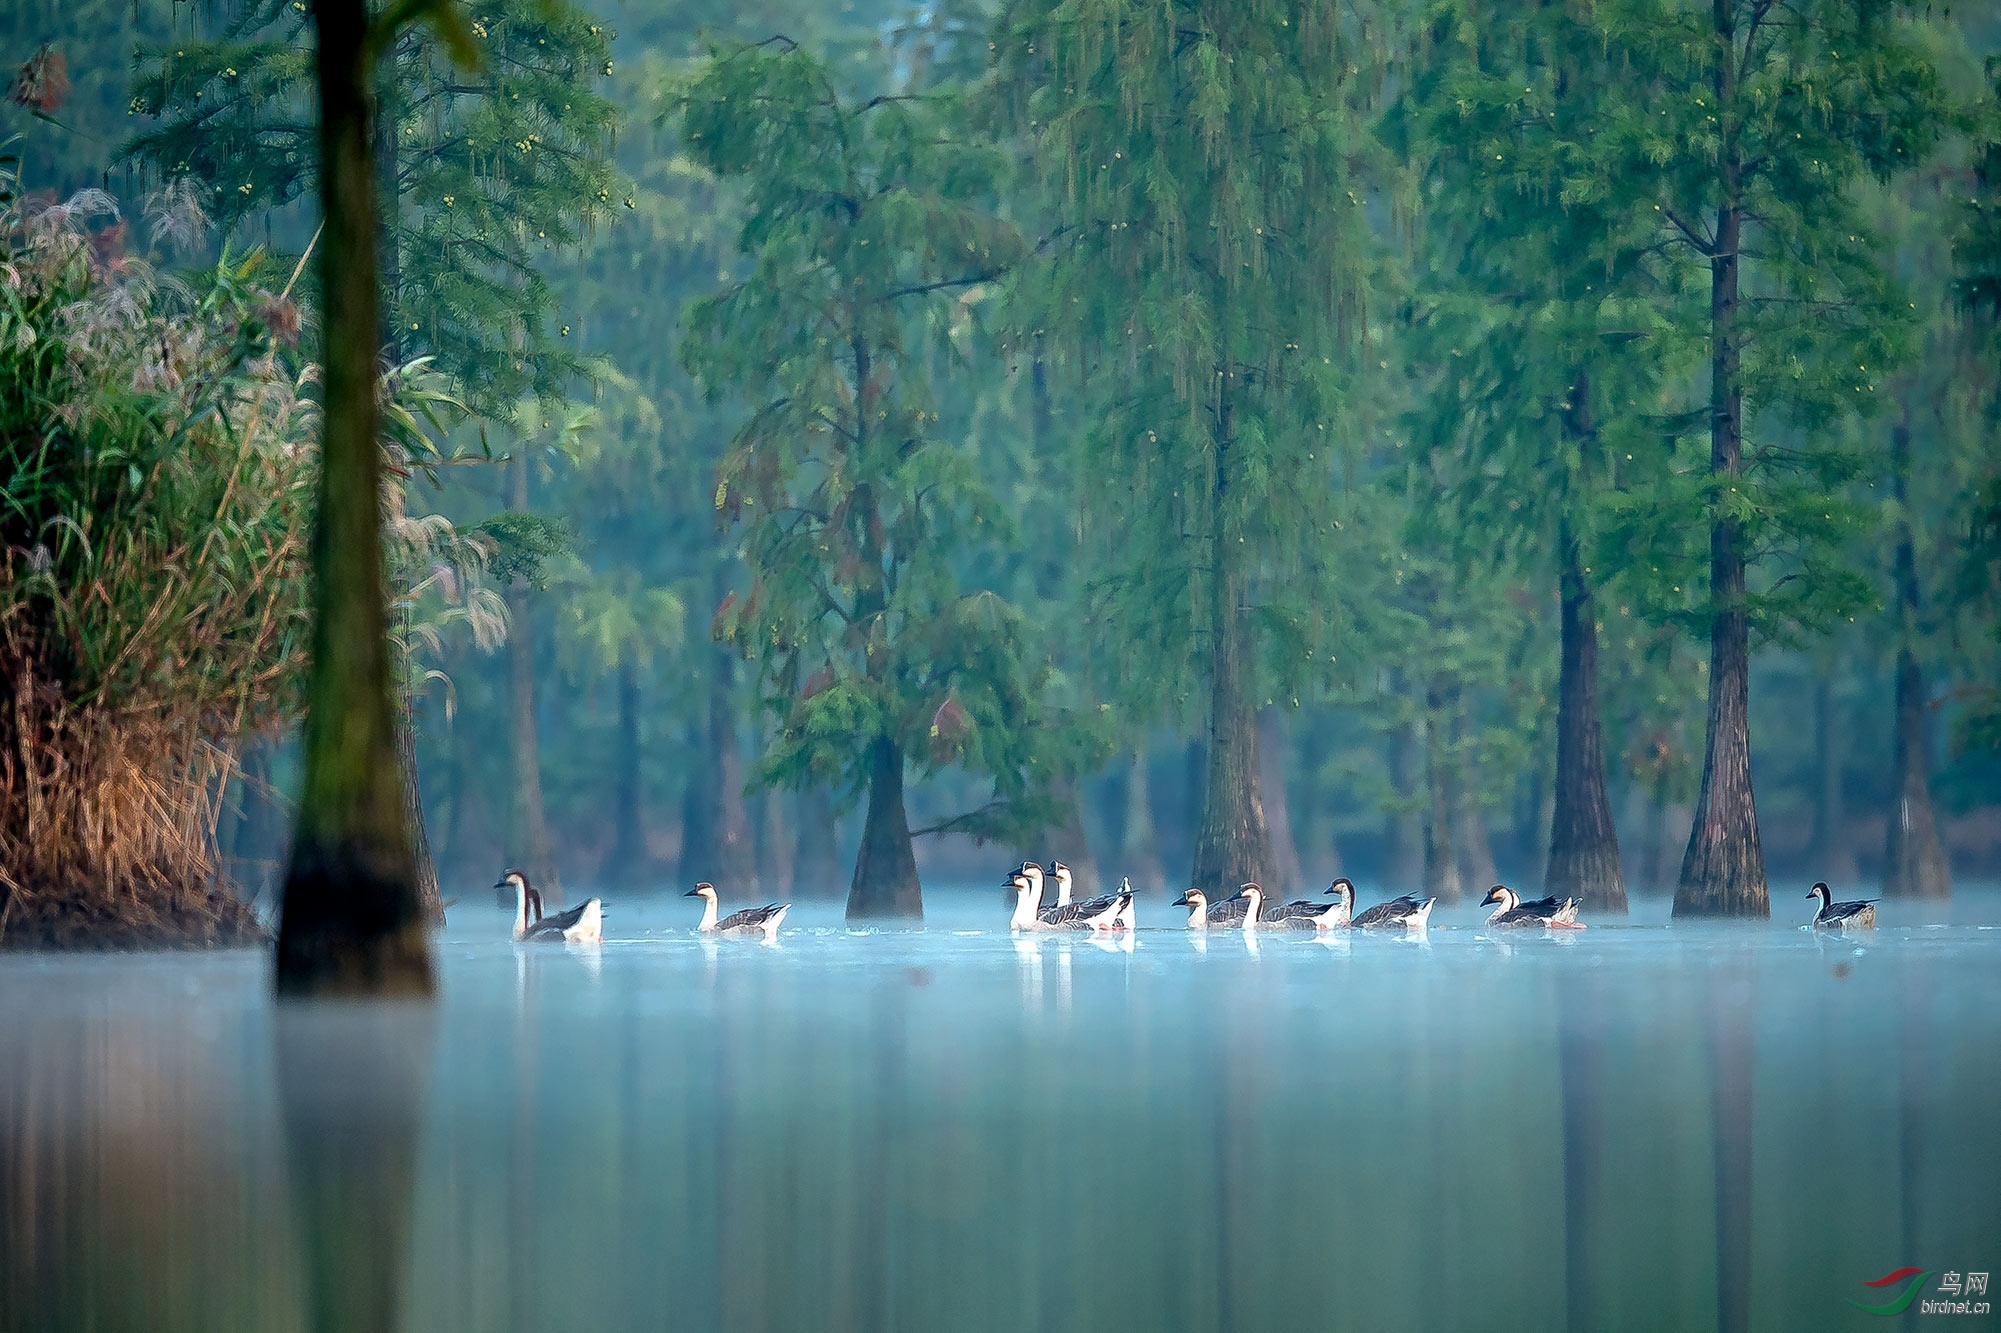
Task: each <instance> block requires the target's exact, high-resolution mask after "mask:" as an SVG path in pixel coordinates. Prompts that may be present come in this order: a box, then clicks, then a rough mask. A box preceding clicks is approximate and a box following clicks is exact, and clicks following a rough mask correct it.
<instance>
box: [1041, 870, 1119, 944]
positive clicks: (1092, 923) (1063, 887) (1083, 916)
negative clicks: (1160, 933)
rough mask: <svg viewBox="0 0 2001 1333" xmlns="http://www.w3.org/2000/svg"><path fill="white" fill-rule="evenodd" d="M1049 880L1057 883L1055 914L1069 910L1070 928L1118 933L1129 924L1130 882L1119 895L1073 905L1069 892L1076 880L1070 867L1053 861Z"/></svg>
mask: <svg viewBox="0 0 2001 1333" xmlns="http://www.w3.org/2000/svg"><path fill="white" fill-rule="evenodd" d="M1049 878H1051V879H1053V880H1055V881H1056V910H1058V911H1062V910H1064V909H1069V910H1070V912H1071V914H1072V915H1071V916H1070V917H1066V918H1064V920H1065V921H1066V922H1067V923H1068V924H1073V925H1080V926H1088V927H1090V928H1091V929H1092V930H1118V929H1121V928H1122V927H1124V925H1125V924H1126V922H1125V918H1126V917H1127V916H1129V915H1130V914H1131V912H1132V896H1133V895H1132V888H1133V886H1132V881H1131V880H1127V881H1125V882H1124V883H1123V884H1122V885H1120V888H1119V892H1117V893H1101V894H1099V895H1098V896H1097V897H1095V898H1087V899H1085V900H1084V901H1083V902H1081V903H1075V904H1073V903H1072V902H1071V901H1070V891H1071V886H1072V884H1074V883H1075V879H1074V877H1073V876H1072V875H1071V873H1070V867H1069V866H1066V865H1064V864H1063V863H1062V862H1061V861H1051V862H1050V863H1049Z"/></svg>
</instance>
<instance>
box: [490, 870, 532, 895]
mask: <svg viewBox="0 0 2001 1333" xmlns="http://www.w3.org/2000/svg"><path fill="white" fill-rule="evenodd" d="M493 887H494V888H496V889H509V888H511V889H513V890H514V891H515V892H516V893H519V892H521V891H522V890H524V889H526V888H527V887H528V874H527V872H526V871H522V870H512V869H510V870H509V871H507V873H506V874H504V875H502V876H501V877H500V878H499V879H498V880H496V881H495V882H494V885H493Z"/></svg>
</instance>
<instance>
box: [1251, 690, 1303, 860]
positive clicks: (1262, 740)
mask: <svg viewBox="0 0 2001 1333" xmlns="http://www.w3.org/2000/svg"><path fill="white" fill-rule="evenodd" d="M1291 730H1292V728H1291V726H1290V719H1289V718H1288V717H1287V716H1286V713H1285V710H1284V709H1282V708H1280V707H1279V706H1278V705H1276V704H1271V705H1268V706H1266V707H1264V708H1261V709H1259V710H1258V762H1259V773H1258V779H1259V781H1258V786H1259V794H1260V795H1261V796H1262V797H1263V798H1264V808H1265V828H1266V830H1267V832H1268V833H1269V834H1270V836H1271V880H1270V882H1269V883H1265V882H1264V881H1259V882H1260V883H1262V884H1263V885H1264V888H1265V891H1266V892H1268V893H1270V894H1272V895H1273V896H1277V895H1279V894H1293V893H1298V892H1299V891H1301V890H1302V889H1304V888H1305V887H1306V874H1305V872H1304V871H1302V870H1301V869H1300V865H1299V843H1298V842H1297V841H1296V840H1295V839H1294V838H1293V836H1292V802H1291V801H1290V800H1288V799H1287V793H1286V782H1285V766H1286V759H1287V757H1288V756H1289V755H1290V753H1291V746H1290V745H1289V744H1288V743H1287V742H1288V740H1289V738H1290V735H1291Z"/></svg>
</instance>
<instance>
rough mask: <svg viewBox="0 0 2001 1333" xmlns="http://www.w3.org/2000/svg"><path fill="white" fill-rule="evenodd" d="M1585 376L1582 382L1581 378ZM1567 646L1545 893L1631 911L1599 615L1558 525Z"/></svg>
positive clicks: (1564, 529) (1570, 536)
mask: <svg viewBox="0 0 2001 1333" xmlns="http://www.w3.org/2000/svg"><path fill="white" fill-rule="evenodd" d="M1581 382H1582V381H1581V378H1580V383H1581ZM1557 546H1558V549H1559V554H1558V563H1559V566H1560V569H1561V574H1560V576H1559V584H1560V592H1559V606H1558V618H1559V620H1560V621H1561V625H1562V629H1561V638H1562V648H1561V656H1560V658H1559V666H1558V669H1557V686H1556V791H1555V798H1556V799H1555V809H1554V811H1553V813H1552V816H1551V819H1550V826H1549V870H1548V873H1547V874H1546V875H1544V877H1543V892H1545V893H1554V894H1558V895H1560V896H1562V897H1566V898H1578V899H1581V900H1582V901H1583V903H1584V905H1585V906H1586V907H1588V908H1590V909H1591V910H1593V911H1596V912H1619V913H1623V912H1625V910H1626V876H1625V872H1624V871H1623V870H1622V869H1621V868H1620V866H1619V834H1618V830H1617V829H1616V828H1615V827H1614V826H1613V823H1612V797H1611V794H1610V793H1609V792H1607V791H1606V789H1605V740H1604V732H1603V729H1602V728H1601V727H1600V726H1599V719H1598V622H1597V608H1596V605H1595V603H1594V600H1593V597H1592V592H1591V585H1590V584H1589V583H1587V582H1585V576H1584V561H1583V558H1582V556H1581V554H1580V552H1579V550H1578V543H1577V534H1576V532H1575V531H1574V530H1573V529H1572V527H1571V524H1570V519H1569V517H1568V516H1567V515H1566V516H1565V517H1564V518H1563V519H1562V521H1561V522H1560V524H1559V526H1558V533H1557Z"/></svg>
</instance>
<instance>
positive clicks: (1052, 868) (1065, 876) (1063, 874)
mask: <svg viewBox="0 0 2001 1333" xmlns="http://www.w3.org/2000/svg"><path fill="white" fill-rule="evenodd" d="M1049 878H1051V879H1053V880H1055V881H1056V882H1057V883H1058V884H1061V885H1062V886H1063V887H1064V888H1065V889H1068V888H1069V887H1070V886H1071V885H1072V884H1073V883H1074V882H1075V881H1074V879H1073V878H1072V876H1071V874H1070V867H1069V866H1066V865H1064V864H1063V863H1062V862H1061V861H1051V862H1050V863H1049Z"/></svg>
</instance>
